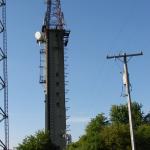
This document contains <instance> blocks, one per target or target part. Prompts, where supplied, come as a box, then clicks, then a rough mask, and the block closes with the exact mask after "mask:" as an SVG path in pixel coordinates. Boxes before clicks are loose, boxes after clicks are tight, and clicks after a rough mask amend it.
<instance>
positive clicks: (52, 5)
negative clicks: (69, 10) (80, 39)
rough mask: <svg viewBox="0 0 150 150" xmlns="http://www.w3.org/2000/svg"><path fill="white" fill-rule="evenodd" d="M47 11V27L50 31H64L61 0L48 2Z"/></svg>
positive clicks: (48, 0) (49, 0)
mask: <svg viewBox="0 0 150 150" xmlns="http://www.w3.org/2000/svg"><path fill="white" fill-rule="evenodd" d="M46 3H47V11H46V15H45V25H46V28H48V29H63V28H64V15H63V12H62V11H61V3H60V0H47V1H46Z"/></svg>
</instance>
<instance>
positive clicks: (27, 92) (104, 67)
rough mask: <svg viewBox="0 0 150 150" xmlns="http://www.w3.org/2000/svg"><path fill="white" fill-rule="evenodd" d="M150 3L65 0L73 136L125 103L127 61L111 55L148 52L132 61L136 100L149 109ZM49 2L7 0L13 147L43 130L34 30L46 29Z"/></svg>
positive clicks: (127, 0) (41, 92)
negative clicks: (123, 91) (112, 57)
mask: <svg viewBox="0 0 150 150" xmlns="http://www.w3.org/2000/svg"><path fill="white" fill-rule="evenodd" d="M149 5H150V1H149V0H142V1H141V0H126V1H124V0H113V1H112V0H93V1H90V0H62V9H63V12H64V15H65V21H66V23H67V27H68V29H70V30H71V35H70V42H69V45H68V50H67V52H68V53H67V55H68V56H69V58H68V61H67V64H68V65H69V66H68V73H69V76H68V80H69V85H68V89H69V94H68V95H67V97H69V99H70V100H69V103H68V104H67V106H69V107H70V110H69V111H68V115H69V116H71V117H70V120H69V121H68V123H69V124H70V125H71V127H70V129H71V134H72V136H73V139H74V140H77V139H78V137H79V136H81V135H82V134H83V133H84V128H85V126H86V124H87V122H88V121H89V120H90V118H92V117H95V116H96V115H97V114H98V113H101V112H103V113H105V114H106V116H108V115H109V110H110V107H111V105H113V104H123V103H125V102H126V99H124V98H122V97H120V95H121V91H122V76H121V74H120V72H121V71H122V67H123V66H122V63H120V62H119V61H115V60H107V59H106V55H107V54H118V53H119V52H124V51H125V52H128V53H132V52H138V51H141V50H142V51H143V52H144V56H141V57H135V58H132V59H131V61H130V62H129V71H130V80H131V84H132V93H131V94H132V100H135V101H137V102H139V103H142V104H143V111H144V112H145V113H147V112H149V111H150V101H149V99H150V94H149V83H150V78H149V77H150V70H149V67H148V66H150V60H149V57H150V19H149V18H150V17H149V14H150V9H149ZM44 13H45V5H44V0H36V1H35V0H26V1H20V0H13V1H8V2H7V31H8V73H9V74H8V76H9V116H10V146H11V147H13V146H16V145H17V144H18V143H19V142H21V141H22V139H23V138H24V137H25V136H27V135H30V134H33V133H35V131H37V130H39V129H43V128H44V92H43V87H42V86H41V85H40V84H39V56H40V55H39V50H40V49H39V46H38V45H37V44H36V41H35V39H34V33H35V32H36V31H38V30H40V29H41V25H42V22H43V18H44Z"/></svg>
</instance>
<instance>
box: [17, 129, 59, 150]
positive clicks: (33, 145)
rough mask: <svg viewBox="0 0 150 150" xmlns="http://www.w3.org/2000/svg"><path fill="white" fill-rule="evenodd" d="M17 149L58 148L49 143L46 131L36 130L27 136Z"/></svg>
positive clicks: (44, 149) (42, 149) (43, 149)
mask: <svg viewBox="0 0 150 150" xmlns="http://www.w3.org/2000/svg"><path fill="white" fill-rule="evenodd" d="M17 150H58V148H57V147H56V146H55V145H54V144H52V143H51V140H50V136H49V134H48V133H45V132H44V131H38V132H37V133H35V135H30V136H27V137H26V138H25V139H24V140H23V142H22V144H19V146H18V147H17Z"/></svg>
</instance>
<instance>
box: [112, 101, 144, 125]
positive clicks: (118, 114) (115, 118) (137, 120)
mask: <svg viewBox="0 0 150 150" xmlns="http://www.w3.org/2000/svg"><path fill="white" fill-rule="evenodd" d="M131 107H132V115H133V121H134V125H135V126H138V125H141V124H142V123H143V121H144V116H143V114H144V113H143V112H142V110H141V109H142V105H141V104H138V103H137V102H133V103H132V105H131ZM110 120H111V121H112V123H123V124H128V123H129V117H128V105H127V104H125V105H113V106H112V107H111V110H110Z"/></svg>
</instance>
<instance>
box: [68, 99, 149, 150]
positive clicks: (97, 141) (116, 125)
mask: <svg viewBox="0 0 150 150" xmlns="http://www.w3.org/2000/svg"><path fill="white" fill-rule="evenodd" d="M132 110H133V111H132V112H133V119H134V120H135V127H136V128H135V141H136V147H137V150H149V149H150V114H146V115H145V116H144V113H143V112H142V105H140V104H138V103H136V102H134V103H132ZM85 131H86V132H85V135H83V136H81V137H80V139H79V140H78V141H77V142H75V143H72V144H70V145H69V146H68V148H67V150H131V141H130V131H129V123H128V108H127V104H125V105H113V106H112V107H111V110H110V120H108V119H107V118H106V117H105V116H104V114H99V115H97V116H96V117H95V118H93V119H91V121H90V122H89V124H88V125H87V127H86V129H85Z"/></svg>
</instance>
